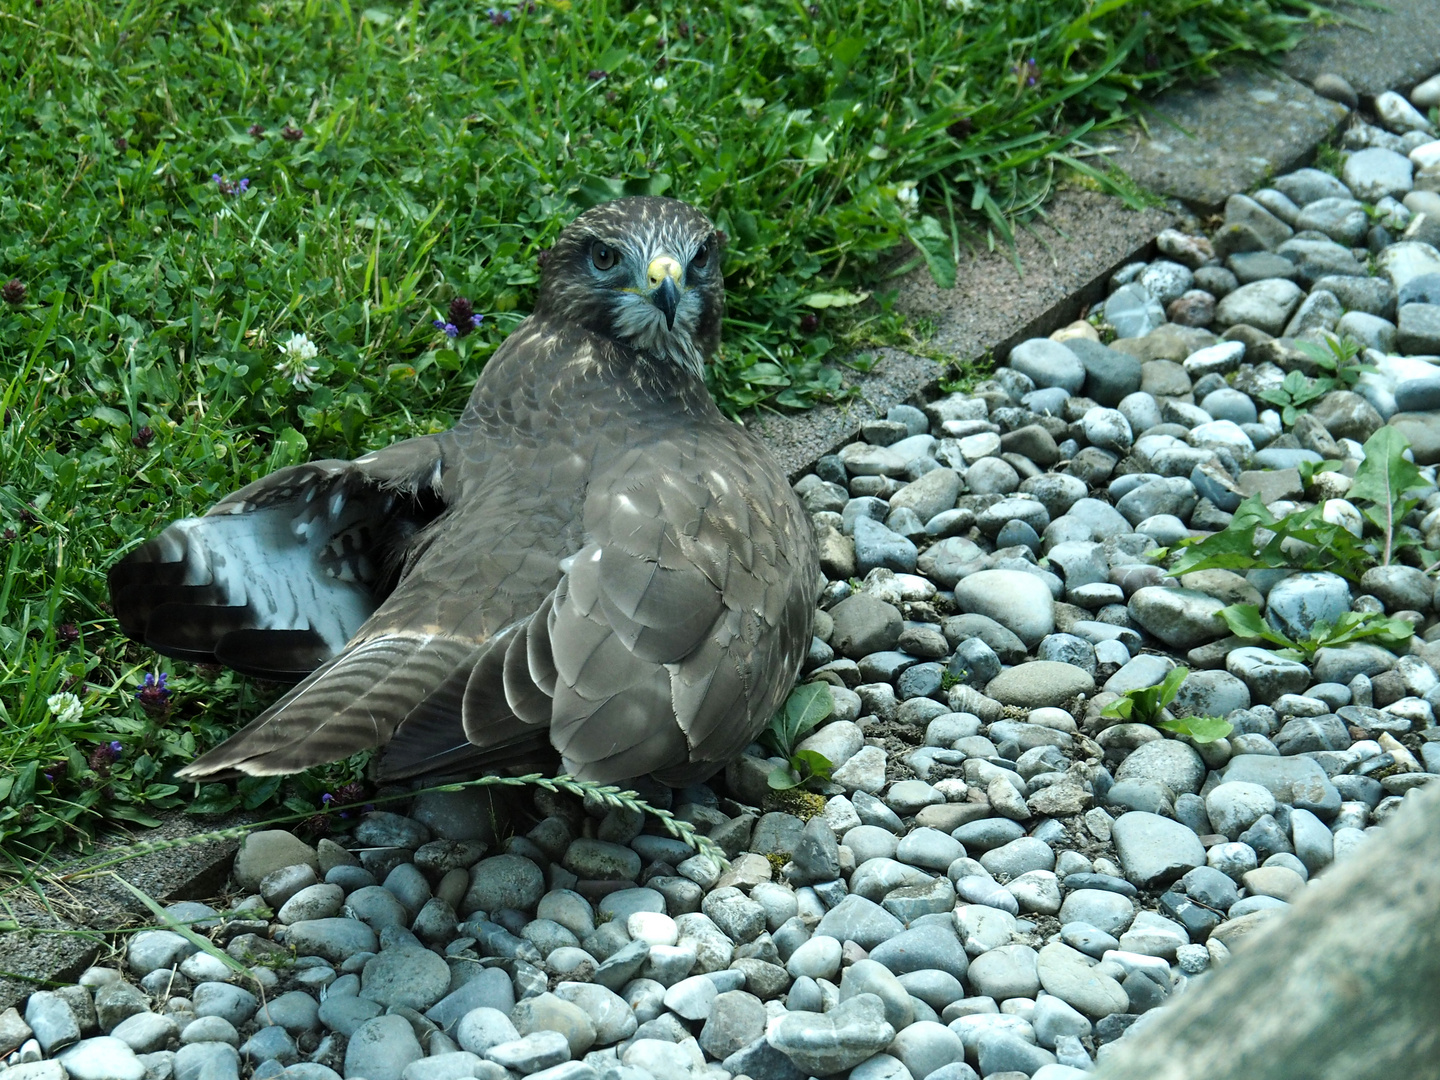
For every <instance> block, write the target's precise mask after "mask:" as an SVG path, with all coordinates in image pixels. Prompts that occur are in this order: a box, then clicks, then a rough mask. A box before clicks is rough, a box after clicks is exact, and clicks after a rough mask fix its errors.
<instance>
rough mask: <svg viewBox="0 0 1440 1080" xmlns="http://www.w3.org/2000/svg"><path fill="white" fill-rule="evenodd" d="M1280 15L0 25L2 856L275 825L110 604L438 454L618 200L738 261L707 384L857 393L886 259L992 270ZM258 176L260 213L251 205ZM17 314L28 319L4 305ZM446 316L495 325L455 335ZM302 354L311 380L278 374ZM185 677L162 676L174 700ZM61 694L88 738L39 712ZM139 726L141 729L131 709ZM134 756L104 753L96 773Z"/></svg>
mask: <svg viewBox="0 0 1440 1080" xmlns="http://www.w3.org/2000/svg"><path fill="white" fill-rule="evenodd" d="M1314 13H1315V9H1314V8H1312V7H1311V6H1310V5H1309V4H1308V3H1304V2H1302V0H1294V2H1291V0H1272V2H1271V3H1269V4H1267V3H1263V2H1257V0H1147V2H1146V4H1144V5H1142V4H1140V3H1127V2H1126V0H1105V2H1103V3H1098V4H1096V3H1093V2H1085V0H1010V2H1004V0H954V2H950V3H940V2H937V0H888V2H870V3H849V4H839V3H833V2H823V3H819V4H816V5H811V6H808V7H807V6H805V5H803V4H799V3H787V2H782V0H756V2H753V3H744V4H741V3H735V2H733V0H724V2H720V3H715V4H693V5H688V6H687V5H686V4H684V3H678V2H675V0H657V2H655V3H653V4H649V5H626V4H619V3H614V2H609V0H577V2H574V3H565V2H544V0H536V2H535V3H526V4H523V5H522V6H520V7H509V6H507V7H505V8H503V9H501V10H498V11H493V12H487V11H486V10H484V9H482V8H480V7H479V6H476V5H474V4H462V3H458V2H453V0H435V2H433V3H429V4H426V5H421V4H420V3H419V2H418V0H416V2H414V3H408V4H396V3H386V2H384V0H377V2H375V3H374V4H373V5H371V6H368V7H364V8H358V7H353V6H351V4H350V3H349V0H338V2H329V3H322V2H319V0H274V2H268V3H259V2H240V3H235V4H227V5H219V4H212V5H206V4H203V3H201V4H191V3H183V2H179V0H154V2H147V3H139V2H136V0H128V2H126V3H123V4H122V3H119V2H112V3H100V2H97V0H44V2H43V3H42V2H40V0H34V2H33V3H25V4H18V3H17V4H13V5H7V7H6V8H5V9H4V10H0V131H3V132H4V133H5V134H4V141H3V143H0V282H5V281H9V280H11V279H14V280H15V281H16V282H17V285H16V286H12V287H10V288H8V289H7V290H6V292H5V293H4V297H5V302H4V303H0V422H3V427H0V564H3V573H4V576H3V581H0V840H4V841H5V844H6V845H7V847H8V849H9V850H10V851H11V852H21V851H23V852H25V853H27V855H33V854H34V853H35V852H37V851H43V850H44V849H45V848H46V847H47V846H49V845H53V844H55V843H61V842H71V841H74V840H76V839H82V838H84V837H86V836H88V835H91V834H92V833H93V832H94V830H95V829H96V828H97V827H98V826H100V825H101V824H102V823H103V822H104V821H106V820H120V821H129V822H132V823H136V824H145V823H147V822H149V821H152V820H154V818H153V815H154V813H155V812H156V811H158V810H161V809H166V808H169V807H176V806H181V805H184V806H186V807H187V808H189V809H191V810H197V811H204V810H220V809H225V808H226V807H228V806H230V805H233V804H234V803H235V802H236V801H237V800H239V801H243V802H244V803H245V804H246V805H253V806H255V807H259V806H268V805H271V804H273V803H275V802H277V801H279V800H285V801H286V802H287V805H288V806H289V808H290V809H291V810H293V811H297V812H298V810H299V809H300V808H302V807H313V806H314V805H315V799H316V796H317V795H318V793H319V792H320V791H322V790H324V789H325V788H326V787H327V785H330V786H333V785H337V784H340V783H343V782H345V781H346V780H349V779H353V778H354V777H355V776H356V775H358V773H357V769H358V767H359V766H358V763H355V762H351V763H349V764H347V765H344V766H341V767H339V768H337V769H332V770H330V771H328V772H322V773H320V774H318V775H316V776H311V777H306V778H300V779H298V780H296V781H294V782H291V783H288V784H286V785H281V784H279V783H278V782H272V781H264V782H253V783H248V784H247V785H242V786H241V788H240V789H239V790H238V791H236V790H234V789H231V788H229V787H224V786H219V785H215V786H212V787H210V788H207V789H204V790H202V791H200V792H199V793H198V795H197V793H196V792H195V791H193V790H191V789H186V790H184V791H182V790H180V789H179V788H177V787H176V785H174V784H173V783H171V782H170V780H169V770H170V768H171V766H172V765H173V763H175V762H176V761H177V760H179V759H188V758H190V757H192V756H193V755H194V753H195V752H196V751H197V749H200V748H203V747H205V746H208V745H210V744H212V743H213V742H214V741H216V740H217V739H218V738H219V737H221V736H222V734H223V733H224V732H225V731H227V730H228V729H229V728H231V727H233V726H234V725H235V724H236V723H238V722H239V721H241V720H242V719H244V718H247V717H248V716H251V715H253V713H254V712H255V711H256V709H257V708H258V707H260V705H262V704H263V703H264V702H265V701H267V700H269V699H270V698H271V697H273V693H274V691H273V688H267V687H258V686H256V685H255V684H253V683H249V682H247V681H245V680H241V679H238V678H236V677H235V676H233V675H230V674H226V673H219V672H214V671H207V670H204V669H199V668H194V667H191V666H188V665H176V666H174V668H173V670H171V674H170V682H169V690H170V694H171V696H170V697H169V698H168V699H166V700H161V699H159V698H157V696H156V695H153V694H152V695H151V699H150V700H149V701H148V702H142V701H139V700H137V698H136V696H135V692H136V690H137V689H138V688H139V687H140V686H141V678H142V675H143V673H144V672H145V671H146V670H147V669H149V668H150V667H151V666H152V665H153V664H154V658H153V657H151V656H148V655H146V654H145V653H144V652H143V651H142V650H139V649H136V648H134V647H133V646H130V645H129V644H127V643H126V642H124V641H123V640H122V639H121V638H120V637H119V636H118V634H117V632H116V629H115V625H114V622H113V620H112V619H111V618H110V617H109V615H108V613H107V610H106V608H105V604H104V597H105V588H104V570H105V568H106V566H108V564H109V563H110V562H112V561H113V559H114V558H115V557H116V556H117V555H119V554H120V553H123V552H124V551H126V550H128V549H129V548H130V547H132V546H133V545H134V544H136V543H137V542H139V540H140V539H141V538H143V537H145V536H147V535H150V534H152V533H153V532H155V531H156V529H157V528H159V527H160V526H161V525H163V524H164V523H165V522H166V521H168V520H171V519H173V518H175V517H178V516H182V515H185V514H190V513H195V512H197V511H200V510H202V509H204V508H205V507H206V506H207V505H208V504H209V503H211V502H212V501H214V500H215V499H216V498H217V497H218V496H220V495H221V494H223V493H224V492H226V491H228V490H231V489H233V488H234V487H236V486H238V485H240V484H242V483H245V482H248V481H249V480H251V479H253V478H255V477H258V476H260V475H262V474H264V473H266V472H268V471H270V470H272V469H274V468H276V467H278V466H280V465H284V464H288V463H291V462H295V461H299V460H302V459H304V458H306V457H309V456H320V455H324V456H352V455H355V454H358V453H361V452H363V451H364V450H366V449H369V448H373V447H377V446H381V445H384V444H386V443H388V442H390V441H392V440H394V439H396V438H399V437H402V436H408V435H413V434H417V433H420V432H425V431H433V430H437V429H440V428H443V427H445V426H447V425H448V424H449V423H450V422H451V419H452V417H453V416H454V414H455V413H456V411H457V409H458V408H459V406H460V404H461V403H462V402H463V400H464V398H465V396H466V395H467V394H468V392H469V389H470V386H471V384H472V383H473V381H474V379H475V377H476V375H477V374H478V372H479V370H480V369H481V367H482V366H483V364H484V362H485V359H486V358H487V357H488V356H489V355H490V353H491V352H492V351H493V350H494V349H495V347H496V346H497V345H498V344H499V342H500V341H501V340H503V338H504V337H505V335H506V334H507V333H508V332H509V331H510V330H511V329H513V327H514V326H515V325H516V323H517V322H518V321H519V320H520V318H521V317H522V315H523V313H524V312H525V311H526V309H527V308H528V306H529V304H530V302H531V297H532V296H533V292H534V288H535V284H536V281H537V279H538V271H537V263H536V257H537V255H538V254H539V253H540V252H541V251H543V250H544V249H545V248H546V247H547V246H548V245H549V243H550V242H551V240H552V239H553V237H554V235H555V233H556V232H557V230H558V229H559V228H560V226H561V225H562V224H563V223H564V222H565V221H566V220H568V219H569V218H570V217H571V216H573V214H574V213H575V212H576V211H577V210H578V209H580V208H581V207H583V206H585V205H588V204H590V203H593V202H595V201H598V200H600V199H604V198H608V197H611V196H613V195H616V194H620V193H624V192H650V193H666V194H671V195H676V196H679V197H681V198H685V199H688V200H690V201H692V202H694V203H696V204H698V205H700V206H702V207H704V208H705V209H706V210H707V211H708V212H709V213H710V214H711V215H712V216H713V217H714V218H715V220H716V221H717V223H718V224H719V225H720V226H721V227H722V228H723V229H724V230H725V231H726V233H727V234H728V236H729V246H728V249H727V251H726V253H725V271H726V278H727V282H728V284H729V293H730V314H729V321H728V324H727V330H726V349H725V353H724V355H723V356H722V357H721V359H720V361H719V362H718V363H717V364H716V365H715V366H714V369H713V371H712V373H711V375H712V389H713V390H714V392H715V394H716V397H717V400H718V401H719V402H720V404H721V405H722V407H724V408H726V409H727V410H729V411H731V412H737V413H738V412H740V411H742V410H745V409H748V408H752V407H757V406H762V407H778V408H803V407H806V406H808V405H810V404H813V403H814V402H815V401H817V400H822V399H826V398H832V397H836V396H840V395H843V394H844V392H845V390H844V386H843V381H842V379H841V375H840V372H839V370H838V368H837V367H836V366H835V363H834V357H836V356H837V355H840V354H842V352H843V350H844V349H847V348H851V347H853V346H855V345H856V344H858V343H863V342H866V341H871V342H882V341H894V340H897V339H898V338H901V337H902V336H903V334H904V333H905V328H904V326H903V325H902V323H901V321H900V319H899V317H898V316H897V315H896V314H895V313H894V311H893V310H892V309H890V308H889V306H888V303H882V304H879V305H873V304H865V305H861V304H856V303H855V301H856V300H858V299H859V297H860V295H861V290H864V289H869V288H874V287H876V285H877V284H883V282H881V281H880V278H881V275H882V273H883V272H884V271H885V269H886V267H887V265H889V263H888V262H887V260H890V259H891V258H892V256H893V253H894V251H895V249H896V246H897V244H901V243H902V242H907V241H908V242H909V243H910V244H912V245H913V246H914V251H915V252H916V253H917V258H919V259H920V260H922V261H923V262H924V263H926V264H928V266H929V268H930V271H931V273H932V274H933V275H934V276H935V278H936V279H937V281H940V282H941V283H944V282H946V281H949V280H951V279H952V278H953V275H954V265H955V261H956V259H957V257H958V255H959V253H960V250H961V247H962V245H963V244H967V243H977V242H978V243H991V244H995V243H999V244H1004V243H1006V242H1007V241H1008V239H1009V238H1010V235H1011V233H1010V230H1011V228H1012V223H1013V222H1014V221H1016V220H1017V219H1023V218H1024V217H1025V216H1026V215H1027V214H1028V213H1030V212H1031V211H1033V210H1034V209H1036V208H1037V207H1039V206H1040V204H1041V203H1042V201H1043V199H1044V198H1045V196H1046V195H1047V194H1048V193H1049V191H1050V190H1051V189H1052V188H1053V186H1054V185H1055V184H1056V182H1057V181H1058V180H1059V179H1060V178H1061V177H1062V176H1063V175H1064V174H1066V173H1071V174H1074V175H1079V176H1082V177H1084V178H1087V179H1088V180H1089V181H1092V182H1093V181H1095V180H1096V179H1099V178H1101V177H1102V176H1103V169H1100V168H1099V167H1098V165H1097V161H1096V160H1095V159H1094V158H1092V157H1089V156H1088V153H1089V152H1088V151H1087V149H1086V146H1085V138H1086V136H1087V134H1089V133H1090V132H1092V131H1094V130H1095V129H1096V127H1097V126H1099V127H1103V126H1106V125H1108V124H1111V123H1114V122H1115V121H1117V120H1118V119H1120V118H1121V117H1123V116H1124V115H1125V114H1126V111H1127V109H1128V108H1129V107H1130V105H1131V103H1132V101H1133V97H1134V95H1135V94H1136V93H1137V92H1139V91H1142V90H1145V89H1147V88H1154V87H1158V86H1161V85H1164V84H1165V83H1167V82H1170V81H1173V80H1175V79H1177V78H1183V77H1188V76H1190V75H1194V74H1197V73H1202V72H1207V71H1209V70H1210V69H1211V68H1212V67H1213V65H1214V64H1215V63H1216V61H1218V60H1220V59H1221V58H1222V57H1227V56H1234V55H1239V56H1248V57H1263V56H1268V55H1271V54H1273V53H1275V52H1277V51H1278V50H1281V49H1283V48H1286V47H1288V46H1289V45H1290V44H1292V43H1293V40H1294V38H1295V37H1296V35H1297V34H1298V32H1299V30H1300V29H1301V28H1302V27H1303V25H1304V20H1305V19H1307V18H1310V17H1312V16H1313V15H1314ZM242 181H248V183H246V184H242ZM20 285H23V287H24V292H23V296H22V295H21V293H20V290H19V288H18V286H20ZM456 297H461V298H464V299H467V300H469V301H471V302H472V303H473V304H474V308H475V310H476V311H478V312H481V313H483V314H484V315H485V316H486V318H485V321H484V322H483V324H482V325H481V326H480V328H479V329H478V330H477V331H475V332H474V333H470V334H468V335H466V336H463V337H458V338H455V339H453V340H452V339H450V338H447V337H446V336H445V335H443V334H442V333H440V332H439V331H438V330H436V329H435V327H434V326H433V325H432V322H433V320H434V319H436V318H437V317H442V316H444V315H445V313H446V311H447V309H448V304H449V303H450V301H451V300H452V299H454V298H456ZM299 332H303V333H305V334H307V335H308V336H309V337H310V338H311V339H312V340H314V341H315V342H316V344H317V345H318V347H319V355H318V356H317V357H316V358H315V360H314V362H313V363H314V365H315V368H316V370H315V371H314V373H313V375H314V378H313V383H314V384H313V385H309V382H310V380H308V379H305V378H295V379H292V378H289V377H287V376H286V375H285V374H284V373H282V372H279V371H277V370H276V367H275V365H276V363H277V361H278V360H279V357H280V353H279V345H280V344H281V343H282V342H284V341H285V340H287V339H288V338H289V336H290V335H291V334H292V333H299ZM169 667H170V666H169V665H167V669H168V668H169ZM64 692H69V693H74V694H75V695H76V697H77V699H78V707H77V706H76V704H72V703H70V702H69V701H68V699H55V702H54V704H53V705H52V704H49V703H48V702H49V701H50V699H51V697H52V695H55V694H58V693H64ZM147 706H148V708H147ZM112 742H116V743H118V744H119V750H118V751H117V750H113V749H111V748H110V744H111V743H112Z"/></svg>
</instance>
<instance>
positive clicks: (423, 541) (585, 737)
mask: <svg viewBox="0 0 1440 1080" xmlns="http://www.w3.org/2000/svg"><path fill="white" fill-rule="evenodd" d="M719 242H720V241H719V235H718V234H717V233H716V231H715V228H714V226H713V225H712V224H711V223H710V221H709V220H707V219H706V217H705V216H704V215H703V214H701V213H700V212H699V211H697V210H695V209H694V208H693V207H690V206H688V205H686V204H684V203H682V202H677V201H675V200H672V199H660V198H630V199H619V200H616V201H614V202H610V203H605V204H603V205H601V206H597V207H595V208H593V209H591V210H588V211H586V212H585V213H584V214H582V215H581V216H580V217H578V218H577V219H576V220H575V221H574V222H572V223H571V224H570V225H569V226H568V227H567V228H566V229H565V230H564V231H563V232H562V233H561V234H560V237H559V239H558V240H557V241H556V243H555V246H554V247H553V248H552V249H551V252H550V256H549V258H548V259H547V260H546V262H545V267H544V273H543V277H542V281H541V285H540V293H539V299H538V300H537V302H536V305H535V310H534V313H533V314H532V315H530V316H529V317H528V318H527V319H525V320H524V321H523V322H522V323H520V325H519V326H518V327H517V328H516V329H515V331H514V333H512V334H511V335H510V337H509V338H508V339H507V340H506V341H505V342H504V344H502V345H501V347H500V348H499V349H498V350H497V351H496V353H495V355H494V356H493V357H492V358H491V360H490V361H489V363H488V364H487V366H486V368H485V371H484V373H483V374H482V375H481V376H480V379H479V381H478V382H477V383H476V385H475V390H474V392H473V393H472V394H471V396H470V401H469V403H468V404H467V406H466V408H465V411H464V413H463V414H462V415H461V417H460V420H459V422H458V423H457V424H456V425H455V427H454V428H453V429H451V430H450V431H447V432H444V433H443V434H439V435H431V436H426V437H423V438H416V439H409V440H406V441H403V442H399V443H396V444H395V445H393V446H389V447H387V448H385V449H384V450H379V451H376V452H375V453H371V454H366V455H365V456H363V457H360V458H357V459H355V460H354V461H338V460H332V461H315V462H311V463H310V464H308V465H298V466H293V467H291V468H286V469H281V470H280V471H278V472H275V473H273V474H271V475H270V476H267V477H265V478H264V479H262V480H259V481H257V482H256V483H253V484H251V485H249V486H248V487H245V488H242V489H240V490H239V491H237V492H235V493H233V494H231V495H228V496H226V497H225V498H224V499H222V500H221V501H220V502H219V503H217V504H216V505H215V506H214V507H213V508H211V509H210V511H209V512H207V513H206V514H205V515H204V516H202V517H198V518H187V519H185V520H182V521H177V522H175V523H174V524H173V525H171V526H170V527H169V528H167V529H165V531H164V532H162V533H160V535H158V536H157V537H155V538H154V539H153V540H150V541H148V542H147V543H145V544H144V545H142V546H141V547H139V548H137V549H136V550H135V551H133V552H132V553H130V554H129V555H127V556H126V557H125V558H123V559H121V560H120V561H119V562H118V563H116V564H115V566H114V567H112V568H111V570H110V574H109V585H110V595H111V599H112V603H113V606H114V609H115V614H116V616H117V618H118V619H119V621H120V625H121V627H122V629H123V630H124V631H125V632H126V633H127V634H128V635H130V636H131V637H133V638H135V639H136V640H138V641H142V642H144V643H145V644H146V645H149V646H151V647H153V648H154V649H156V650H158V651H159V652H162V653H165V654H166V655H169V656H174V657H179V658H182V659H187V660H200V661H207V662H218V663H222V664H227V665H229V666H230V667H233V668H235V669H236V670H238V671H242V672H246V673H249V674H253V675H258V676H263V677H266V678H272V679H288V680H292V681H293V680H297V679H298V680H300V681H299V683H298V685H296V686H295V687H293V688H292V689H291V690H290V691H289V693H287V694H286V695H285V696H284V697H283V698H281V699H280V700H279V701H278V702H276V703H275V704H274V705H273V706H272V707H271V708H269V709H267V710H266V711H265V712H264V713H262V714H261V715H260V716H259V717H257V718H256V719H255V720H254V721H253V722H251V723H250V724H249V725H248V726H246V727H245V728H243V729H242V730H241V731H239V732H237V733H236V734H235V735H234V736H232V737H231V738H230V739H229V740H228V741H227V742H225V743H223V744H222V745H220V746H219V747H216V748H215V749H213V750H211V751H210V752H209V753H206V754H204V755H202V756H201V757H199V758H197V759H196V760H195V761H194V762H192V763H190V764H189V765H187V766H186V767H185V768H184V769H182V770H181V771H180V774H179V775H180V776H181V777H182V778H185V779H202V778H224V777H230V776H235V775H239V774H250V775H273V774H281V773H292V772H296V771H298V770H301V769H304V768H307V767H309V766H312V765H318V764H321V763H323V762H327V761H335V760H338V759H340V758H343V757H346V756H348V755H350V754H353V753H355V752H356V751H359V750H366V749H371V748H380V750H381V753H380V754H379V756H378V766H377V770H378V775H379V776H380V777H381V778H385V779H403V778H408V777H421V776H435V775H446V776H454V775H461V774H467V773H471V774H473V773H476V772H478V771H480V770H482V769H485V768H492V767H496V766H501V765H518V764H526V765H529V764H533V763H537V762H539V761H543V760H546V758H547V756H548V758H549V760H551V761H553V758H554V752H555V751H558V753H559V756H560V759H561V761H562V763H563V767H564V768H565V769H566V771H568V772H569V773H571V774H572V775H575V776H577V777H580V778H584V779H591V780H597V781H604V782H610V781H616V780H622V779H629V778H633V777H639V776H643V775H646V774H653V775H654V776H655V777H656V778H657V779H659V780H661V781H663V782H666V783H669V784H672V785H680V784H685V783H690V782H693V781H696V780H700V779H703V778H705V777H708V776H710V775H711V774H713V773H714V772H716V771H717V770H718V769H720V768H721V767H723V766H724V764H725V763H726V762H727V761H729V760H730V759H732V758H733V757H735V756H736V755H737V754H739V753H740V751H741V750H742V749H743V748H744V746H745V745H746V744H747V743H748V742H749V741H750V740H751V739H753V738H754V737H755V735H756V734H757V733H758V731H759V730H760V729H761V728H762V727H763V725H764V724H765V722H766V721H767V720H768V719H769V717H770V716H771V714H772V713H773V712H774V710H775V709H776V708H777V706H778V705H779V704H780V702H781V701H783V699H784V697H785V695H786V694H787V692H788V691H789V688H790V686H791V684H792V682H793V680H794V678H795V676H796V673H797V671H798V670H799V667H800V663H801V661H802V659H803V658H804V656H805V655H806V652H807V650H808V648H809V643H810V627H811V619H812V616H813V609H814V601H815V596H816V587H817V581H818V580H819V569H818V564H817V559H816V552H815V541H814V537H813V534H812V531H811V526H810V522H809V519H808V517H807V515H806V514H805V513H804V511H803V510H802V508H801V506H800V505H799V502H798V501H797V499H796V498H795V495H794V493H793V492H792V491H791V490H790V486H789V484H788V483H787V482H786V478H785V476H784V475H783V474H782V473H781V471H780V469H779V468H778V466H777V465H776V463H775V462H774V461H773V460H772V458H771V457H770V455H769V454H768V453H767V451H766V450H765V448H764V447H763V446H762V445H761V444H760V442H759V441H758V440H757V439H755V438H754V437H753V436H752V435H750V434H749V433H748V432H747V431H746V430H745V429H744V428H742V427H741V426H739V425H738V424H735V423H732V422H731V421H729V420H727V419H726V418H725V417H723V416H722V415H721V414H720V412H719V410H717V409H716V407H715V405H714V403H713V402H712V401H711V400H710V396H709V394H708V393H707V391H706V389H705V384H704V380H703V378H702V368H703V365H704V363H705V361H706V359H707V358H709V357H711V356H713V355H714V353H715V350H716V348H717V346H718V345H719V342H720V322H721V315H722V311H723V306H724V286H723V282H722V280H721V274H720V251H719ZM552 747H553V750H552V749H551V748H552Z"/></svg>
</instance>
